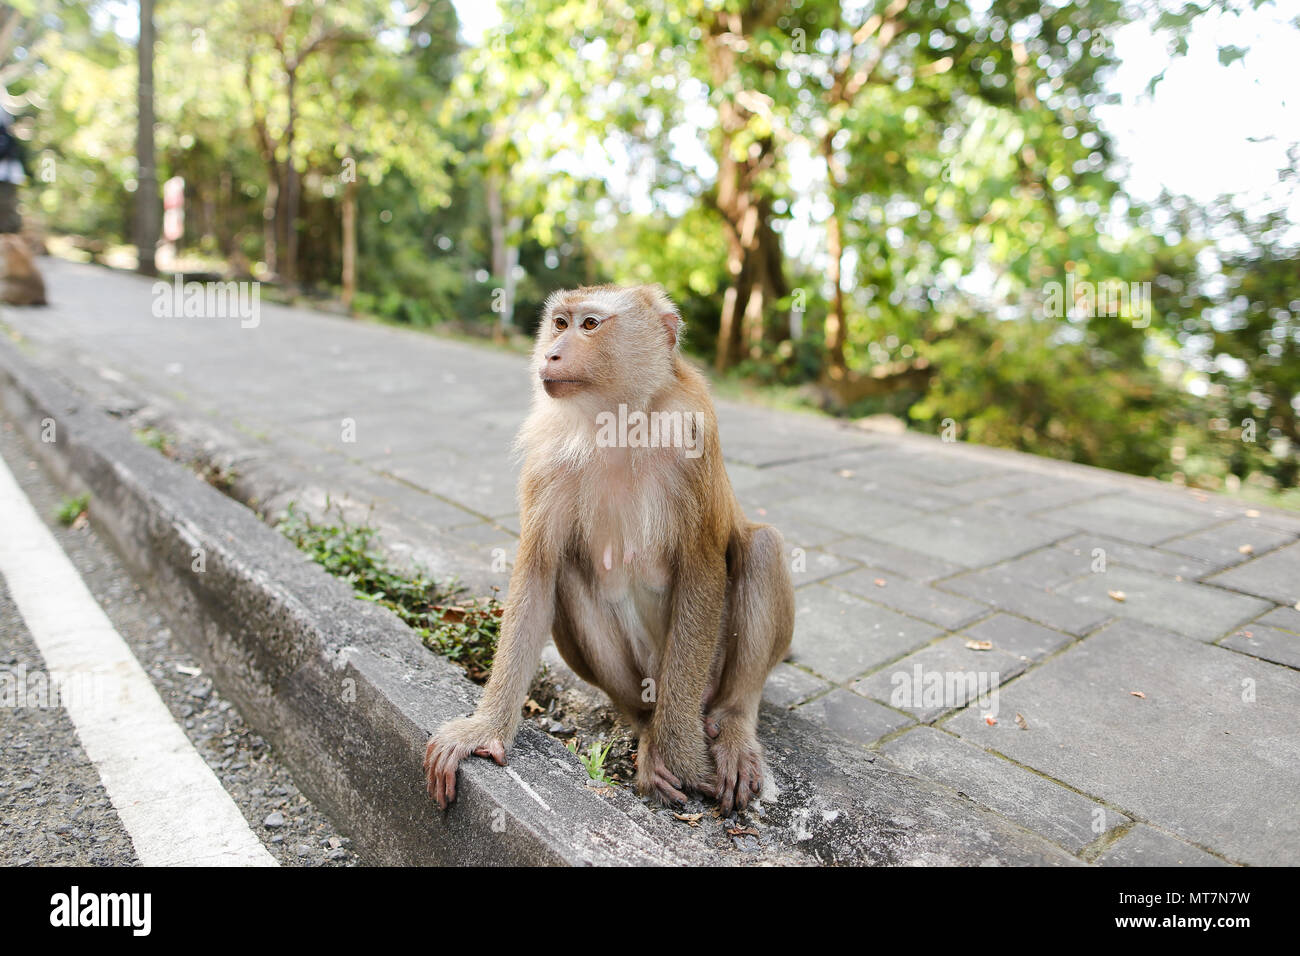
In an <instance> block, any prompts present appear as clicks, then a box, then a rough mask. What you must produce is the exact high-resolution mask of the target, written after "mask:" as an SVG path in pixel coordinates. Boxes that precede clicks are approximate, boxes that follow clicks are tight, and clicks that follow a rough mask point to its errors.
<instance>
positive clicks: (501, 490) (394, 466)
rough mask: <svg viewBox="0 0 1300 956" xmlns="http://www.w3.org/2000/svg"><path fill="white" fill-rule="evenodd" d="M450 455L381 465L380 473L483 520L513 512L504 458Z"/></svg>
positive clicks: (511, 478)
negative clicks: (400, 480)
mask: <svg viewBox="0 0 1300 956" xmlns="http://www.w3.org/2000/svg"><path fill="white" fill-rule="evenodd" d="M451 455H452V453H450V452H438V453H428V454H418V455H405V456H401V457H397V458H394V459H393V460H391V461H388V462H385V464H384V470H385V471H387V472H388V473H389V474H391V475H395V476H396V477H398V478H400V479H402V480H403V481H409V482H410V483H411V484H413V485H415V486H416V487H417V488H423V489H425V490H426V491H429V492H432V493H434V494H437V495H442V496H443V497H445V498H448V499H450V500H452V501H454V502H456V503H457V504H459V505H461V506H462V507H465V508H468V509H470V510H471V511H473V512H475V513H476V514H481V515H483V516H485V517H486V516H488V515H504V514H509V513H511V512H513V511H514V510H515V508H516V506H517V502H516V499H515V493H516V492H515V471H514V468H513V466H512V465H511V464H510V462H509V459H508V458H507V457H505V456H504V455H492V456H480V455H459V454H456V455H455V457H454V458H452V457H450V456H451Z"/></svg>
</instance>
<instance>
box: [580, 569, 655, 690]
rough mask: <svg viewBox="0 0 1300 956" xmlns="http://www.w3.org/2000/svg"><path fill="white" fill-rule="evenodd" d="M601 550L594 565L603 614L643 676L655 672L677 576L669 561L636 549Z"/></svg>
mask: <svg viewBox="0 0 1300 956" xmlns="http://www.w3.org/2000/svg"><path fill="white" fill-rule="evenodd" d="M599 550H600V553H599V554H597V555H594V558H595V559H596V560H595V561H593V564H594V565H595V567H596V580H595V589H594V591H595V598H596V602H597V603H598V604H599V605H600V607H601V610H602V611H603V615H602V616H603V617H604V618H605V620H606V621H607V622H608V624H609V625H610V631H611V632H612V636H615V637H616V638H618V639H619V640H620V642H621V643H622V644H623V645H624V649H625V651H626V652H628V653H630V655H631V656H632V658H633V659H634V660H635V661H636V662H637V664H638V665H639V666H640V667H641V668H643V669H644V672H646V673H652V672H654V670H656V669H657V666H658V660H659V656H660V654H661V653H662V652H663V648H664V645H665V644H666V643H667V640H668V627H669V624H670V622H671V617H672V616H671V599H672V587H671V584H672V576H671V574H670V572H669V567H668V563H667V561H665V560H663V559H661V558H660V557H658V556H656V555H647V554H645V553H643V552H642V553H638V552H637V551H636V550H635V549H633V548H627V549H625V550H624V551H623V552H622V553H617V554H616V552H615V550H614V549H613V547H612V546H609V545H607V546H605V547H601V548H600V549H599ZM606 557H608V558H609V561H608V562H606V560H605V559H606Z"/></svg>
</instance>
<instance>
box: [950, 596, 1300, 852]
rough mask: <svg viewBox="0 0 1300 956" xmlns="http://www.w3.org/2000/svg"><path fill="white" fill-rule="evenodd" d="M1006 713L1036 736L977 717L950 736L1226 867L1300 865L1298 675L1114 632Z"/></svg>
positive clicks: (1218, 652) (1058, 660)
mask: <svg viewBox="0 0 1300 956" xmlns="http://www.w3.org/2000/svg"><path fill="white" fill-rule="evenodd" d="M1244 682H1245V683H1244ZM1243 687H1250V688H1253V690H1254V693H1253V694H1251V695H1246V694H1243ZM1133 691H1140V692H1142V693H1144V694H1145V695H1146V697H1145V698H1138V697H1135V696H1133V695H1132V693H1131V692H1133ZM1243 697H1246V698H1248V699H1243ZM998 703H999V706H1000V711H1001V713H1002V714H1014V713H1021V714H1023V715H1024V717H1025V719H1026V721H1027V722H1028V725H1029V730H1027V731H1024V730H1020V729H1019V728H1018V727H1017V726H1016V724H1015V722H1014V721H1010V720H999V721H998V723H997V724H996V725H994V726H989V725H987V724H986V723H985V722H984V721H983V720H982V719H981V717H980V715H979V714H978V713H976V712H975V709H974V708H971V709H968V710H965V711H962V712H961V713H958V714H956V715H955V716H954V717H952V718H951V719H950V720H948V721H947V722H946V723H945V724H944V729H945V730H948V731H950V732H953V733H956V734H958V735H959V736H961V737H962V738H963V739H965V740H968V741H969V742H970V743H972V744H975V745H977V746H980V747H983V748H985V749H988V750H993V751H996V752H998V753H1002V754H1005V755H1006V756H1008V757H1010V758H1011V759H1013V760H1015V761H1016V762H1017V763H1021V764H1024V765H1025V766H1029V767H1033V768H1034V769H1035V770H1038V771H1040V772H1042V773H1045V774H1048V775H1049V776H1051V777H1054V778H1055V779H1057V780H1060V781H1061V782H1063V783H1065V784H1068V785H1069V786H1071V787H1074V788H1075V789H1077V790H1080V791H1082V792H1084V793H1087V794H1089V795H1091V796H1094V797H1097V798H1098V799H1101V800H1103V801H1105V802H1106V803H1108V804H1110V805H1112V806H1115V807H1117V808H1118V809H1120V810H1122V811H1123V812H1125V813H1128V814H1130V815H1133V816H1135V817H1136V818H1138V819H1141V820H1145V821H1147V822H1149V823H1152V824H1154V825H1156V826H1158V827H1161V828H1162V829H1165V830H1169V831H1171V832H1173V833H1175V834H1176V835H1178V836H1180V837H1181V838H1183V839H1187V840H1190V841H1191V842H1193V843H1196V844H1199V845H1201V846H1205V847H1209V848H1211V849H1213V850H1214V851H1215V852H1217V853H1222V854H1223V855H1224V856H1225V857H1227V858H1228V859H1230V860H1235V861H1238V862H1243V863H1254V864H1263V865H1296V864H1297V863H1300V814H1297V813H1296V804H1295V795H1296V793H1297V792H1300V737H1298V736H1297V735H1296V732H1295V715H1296V714H1297V713H1300V673H1297V672H1296V671H1293V670H1288V669H1286V668H1283V667H1278V666H1277V665H1274V664H1268V663H1264V662H1261V661H1257V660H1254V659H1252V658H1249V657H1244V656H1242V655H1240V654H1236V653H1234V652H1232V651H1229V650H1225V649H1224V648H1221V647H1214V646H1212V645H1209V644H1201V643H1198V642H1196V641H1189V640H1187V639H1186V638H1184V637H1180V636H1179V635H1176V634H1171V633H1168V632H1166V631H1160V630H1157V629H1155V628H1151V627H1147V626H1145V625H1142V624H1139V623H1137V622H1133V621H1120V622H1117V623H1115V624H1113V625H1111V626H1110V627H1107V628H1106V629H1105V630H1102V631H1100V632H1098V633H1097V634H1093V635H1092V636H1090V637H1088V638H1087V639H1086V640H1083V641H1080V642H1079V643H1077V644H1075V645H1074V646H1073V647H1071V648H1069V649H1067V650H1066V651H1065V652H1064V653H1062V654H1059V655H1057V656H1056V657H1054V658H1052V659H1051V660H1049V661H1046V662H1045V663H1043V664H1042V665H1040V666H1039V667H1036V668H1035V669H1033V670H1032V671H1030V672H1029V673H1028V674H1026V675H1024V676H1023V677H1021V678H1020V679H1019V680H1017V681H1015V682H1014V683H1012V684H1011V685H1009V686H1007V687H1005V688H1003V689H1002V691H1001V693H1000V695H999V701H998Z"/></svg>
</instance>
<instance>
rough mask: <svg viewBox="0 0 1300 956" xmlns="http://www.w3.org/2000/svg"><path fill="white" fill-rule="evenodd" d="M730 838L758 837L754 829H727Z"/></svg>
mask: <svg viewBox="0 0 1300 956" xmlns="http://www.w3.org/2000/svg"><path fill="white" fill-rule="evenodd" d="M727 835H728V836H758V831H757V830H755V829H754V828H753V827H727Z"/></svg>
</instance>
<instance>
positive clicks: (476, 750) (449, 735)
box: [424, 715, 506, 810]
mask: <svg viewBox="0 0 1300 956" xmlns="http://www.w3.org/2000/svg"><path fill="white" fill-rule="evenodd" d="M471 753H472V754H474V755H475V756H477V757H489V758H491V759H492V760H495V761H496V762H497V764H498V765H499V766H502V767H504V766H505V765H506V746H505V743H504V741H503V740H502V735H501V734H499V733H498V732H497V731H496V730H494V729H493V728H491V727H489V726H488V725H487V724H486V723H485V722H484V721H483V720H481V719H480V718H479V717H478V716H477V715H475V716H473V717H461V718H460V719H458V720H449V721H448V722H447V723H445V724H443V725H442V726H441V727H439V728H438V729H437V730H436V731H435V732H434V734H433V736H432V737H430V738H429V746H428V748H427V749H426V750H425V751H424V775H425V779H426V780H427V781H428V786H429V796H431V797H433V799H434V800H436V801H437V802H438V806H439V807H440V808H441V809H443V810H446V809H447V807H448V805H450V804H451V802H452V801H453V800H455V799H456V768H458V767H459V766H460V762H461V761H462V760H464V759H465V758H466V757H468V756H469V755H470V754H471Z"/></svg>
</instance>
